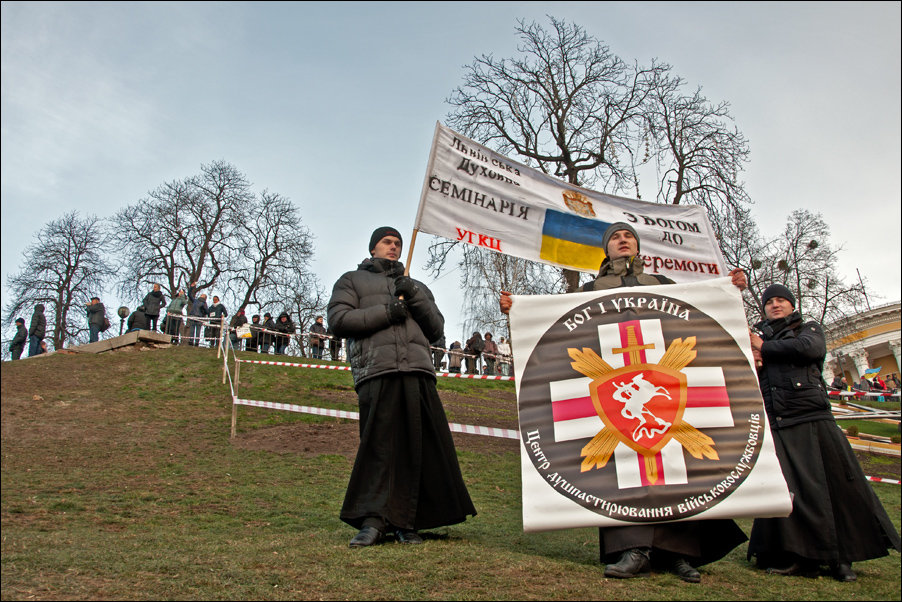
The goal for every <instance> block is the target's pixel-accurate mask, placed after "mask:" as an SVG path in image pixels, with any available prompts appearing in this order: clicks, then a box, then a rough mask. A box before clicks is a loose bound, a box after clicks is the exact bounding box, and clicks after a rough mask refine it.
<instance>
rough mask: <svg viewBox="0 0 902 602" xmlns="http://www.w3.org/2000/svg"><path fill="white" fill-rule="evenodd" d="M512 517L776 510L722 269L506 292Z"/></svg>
mask: <svg viewBox="0 0 902 602" xmlns="http://www.w3.org/2000/svg"><path fill="white" fill-rule="evenodd" d="M510 319H511V343H512V347H513V355H514V366H515V371H516V372H515V376H516V383H517V403H518V409H519V416H520V435H521V457H522V463H521V465H522V477H523V479H522V480H523V527H524V530H526V531H543V530H550V529H565V528H572V527H586V526H596V525H597V526H623V525H624V524H644V523H656V522H671V521H677V520H702V519H709V518H734V517H763V516H787V515H788V514H789V512H790V510H791V502H790V497H789V491H788V489H787V487H786V483H785V481H784V479H783V474H782V472H781V470H780V465H779V462H778V460H777V457H776V455H775V453H774V446H773V439H772V437H771V433H770V428H769V426H768V422H767V416H766V414H765V412H764V405H763V401H762V399H761V393H760V391H759V389H758V378H757V374H756V371H755V369H754V365H753V359H752V353H751V346H750V343H749V335H748V326H747V325H746V321H745V314H744V312H743V307H742V299H741V296H740V293H739V290H738V289H737V288H736V287H735V286H733V285H732V284H730V279H729V278H716V279H709V280H707V281H704V282H697V283H691V284H675V285H661V286H643V287H626V288H618V289H612V290H609V291H593V292H582V293H573V294H565V295H543V296H514V297H513V307H512V309H511V312H510Z"/></svg>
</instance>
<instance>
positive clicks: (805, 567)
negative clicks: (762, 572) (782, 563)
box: [767, 562, 818, 578]
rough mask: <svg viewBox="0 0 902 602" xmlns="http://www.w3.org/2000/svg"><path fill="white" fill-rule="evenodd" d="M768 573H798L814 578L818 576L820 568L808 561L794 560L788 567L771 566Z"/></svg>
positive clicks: (793, 575) (790, 575) (788, 574)
mask: <svg viewBox="0 0 902 602" xmlns="http://www.w3.org/2000/svg"><path fill="white" fill-rule="evenodd" d="M767 574H768V575H780V576H782V577H795V576H797V575H801V576H802V577H809V578H814V577H817V576H818V568H817V567H816V566H813V565H809V564H808V563H799V562H793V563H792V564H791V565H789V566H788V567H786V568H783V569H778V568H776V567H770V568H769V569H767Z"/></svg>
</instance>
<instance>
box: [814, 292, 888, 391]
mask: <svg viewBox="0 0 902 602" xmlns="http://www.w3.org/2000/svg"><path fill="white" fill-rule="evenodd" d="M900 308H902V304H900V303H899V302H898V301H897V302H895V303H889V304H886V305H881V306H880V307H875V308H874V309H869V310H868V311H864V312H861V313H859V314H856V315H854V316H850V317H849V318H846V319H844V320H840V321H838V322H834V323H833V324H830V325H828V326H826V327H825V330H826V335H827V358H826V361H825V362H824V380H826V381H827V382H828V383H829V382H831V381H832V380H833V378H834V376H836V375H844V376H845V377H846V380H847V381H848V382H849V384H853V383H857V382H859V381H860V380H861V375H862V374H864V372H865V370H868V369H869V368H880V369H881V370H880V373H879V374H880V378H882V379H883V380H886V379H887V377H889V376H890V375H892V374H895V375H896V376H899V372H900V371H899V347H900V339H902V320H900Z"/></svg>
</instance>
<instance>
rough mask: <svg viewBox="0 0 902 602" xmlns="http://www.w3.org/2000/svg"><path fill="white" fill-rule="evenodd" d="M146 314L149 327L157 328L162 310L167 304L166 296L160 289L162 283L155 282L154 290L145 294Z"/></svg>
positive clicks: (151, 328) (150, 328)
mask: <svg viewBox="0 0 902 602" xmlns="http://www.w3.org/2000/svg"><path fill="white" fill-rule="evenodd" d="M142 303H143V304H144V315H146V316H147V323H148V326H149V327H148V329H147V330H153V331H156V330H157V320H158V319H159V317H160V310H161V309H162V308H163V306H164V305H166V297H165V296H164V295H163V291H161V290H160V285H159V284H156V283H154V285H153V290H152V291H150V292H149V293H147V294H146V295H144V301H143V302H142Z"/></svg>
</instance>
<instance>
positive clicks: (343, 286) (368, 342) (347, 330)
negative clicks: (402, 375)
mask: <svg viewBox="0 0 902 602" xmlns="http://www.w3.org/2000/svg"><path fill="white" fill-rule="evenodd" d="M403 275H404V264H402V263H400V262H397V261H391V260H388V259H366V260H364V261H363V263H361V264H360V265H359V266H358V267H357V269H356V270H355V271H353V272H347V273H345V274H344V275H343V276H342V277H341V278H339V279H338V281H337V282H336V283H335V286H334V287H333V289H332V298H331V299H330V300H329V310H328V320H329V326H330V328H331V329H332V331H333V332H334V333H335V335H336V336H338V337H339V338H343V339H348V359H349V361H350V363H351V372H352V373H353V375H354V386H355V387H357V386H360V384H361V383H363V382H364V381H366V380H367V379H370V378H373V377H376V376H380V375H383V374H388V373H391V372H422V373H426V374H429V375H431V376H432V377H433V378H435V368H434V366H433V364H432V351H431V350H430V349H429V341H435V340H438V339H439V338H441V337H442V336H444V330H445V318H444V317H443V316H442V314H441V312H440V311H439V310H438V307H437V306H436V305H435V298H434V297H433V296H432V292H431V291H430V290H429V289H428V288H426V285H425V284H423V283H422V282H418V281H416V280H415V281H414V283H415V284H416V286H417V287H418V289H419V290H418V291H417V292H416V293H415V294H414V295H413V296H412V297H410V298H406V299H405V301H406V302H407V308H408V311H409V314H408V316H407V319H406V320H405V321H403V322H401V323H399V324H392V323H391V321H390V319H389V313H388V304H389V303H391V302H393V301H394V300H395V299H397V297H396V296H395V295H393V292H394V281H395V279H396V278H398V277H400V276H403Z"/></svg>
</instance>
